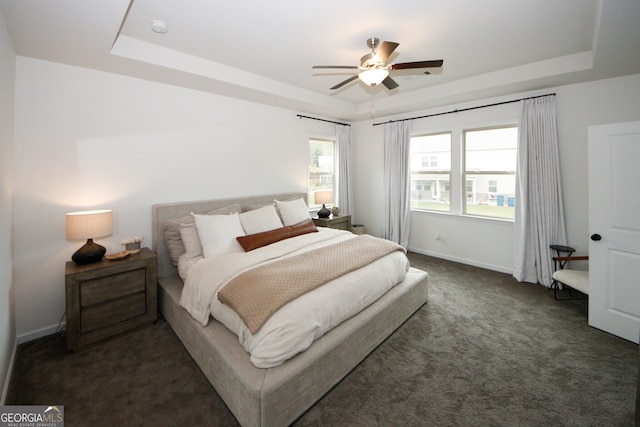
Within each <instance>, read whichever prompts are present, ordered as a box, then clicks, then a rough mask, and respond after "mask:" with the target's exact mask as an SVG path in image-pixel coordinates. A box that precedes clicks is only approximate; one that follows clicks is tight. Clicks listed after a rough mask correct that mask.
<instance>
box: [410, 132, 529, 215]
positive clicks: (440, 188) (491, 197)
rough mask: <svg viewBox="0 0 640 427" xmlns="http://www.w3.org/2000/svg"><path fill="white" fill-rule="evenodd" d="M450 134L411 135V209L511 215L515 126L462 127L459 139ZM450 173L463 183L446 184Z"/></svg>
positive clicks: (513, 188)
mask: <svg viewBox="0 0 640 427" xmlns="http://www.w3.org/2000/svg"><path fill="white" fill-rule="evenodd" d="M452 135H453V133H452V132H449V133H439V134H431V135H418V136H413V137H412V138H411V154H410V167H411V184H410V185H411V209H416V210H427V211H439V212H451V213H456V214H463V215H473V216H483V217H493V218H502V219H513V218H514V213H515V205H516V198H515V182H516V164H517V147H518V128H517V126H505V127H494V128H483V129H469V130H464V131H462V132H461V136H460V138H459V139H460V141H454V140H453V139H452ZM452 144H453V149H452ZM455 144H458V145H455ZM455 153H460V154H455ZM452 165H461V167H457V166H456V167H453V168H452ZM452 173H456V174H457V175H456V177H455V178H456V179H455V180H454V182H461V183H462V184H461V187H462V188H455V187H453V188H452V187H451V182H452ZM456 201H457V203H456ZM452 206H459V208H457V211H452Z"/></svg>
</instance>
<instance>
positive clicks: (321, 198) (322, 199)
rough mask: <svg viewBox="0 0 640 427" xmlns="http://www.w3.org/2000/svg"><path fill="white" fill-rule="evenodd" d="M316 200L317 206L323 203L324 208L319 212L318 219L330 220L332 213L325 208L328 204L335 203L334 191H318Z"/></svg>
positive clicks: (315, 194) (315, 195)
mask: <svg viewBox="0 0 640 427" xmlns="http://www.w3.org/2000/svg"><path fill="white" fill-rule="evenodd" d="M314 199H315V201H316V203H317V204H320V203H322V207H321V208H320V209H319V210H318V218H329V215H331V211H330V210H329V209H327V207H326V206H325V204H326V203H333V191H316V192H315V193H314Z"/></svg>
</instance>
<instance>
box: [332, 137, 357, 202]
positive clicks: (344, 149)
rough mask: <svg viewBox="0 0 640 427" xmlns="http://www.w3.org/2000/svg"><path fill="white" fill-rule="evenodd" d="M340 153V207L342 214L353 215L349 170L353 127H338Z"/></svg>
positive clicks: (337, 142)
mask: <svg viewBox="0 0 640 427" xmlns="http://www.w3.org/2000/svg"><path fill="white" fill-rule="evenodd" d="M336 146H337V150H336V151H337V153H338V159H337V160H338V161H337V163H338V207H339V208H340V213H342V214H353V211H354V209H353V203H354V201H353V191H352V189H351V188H352V186H351V179H350V177H349V170H350V169H351V160H350V159H351V155H350V153H351V126H345V125H336Z"/></svg>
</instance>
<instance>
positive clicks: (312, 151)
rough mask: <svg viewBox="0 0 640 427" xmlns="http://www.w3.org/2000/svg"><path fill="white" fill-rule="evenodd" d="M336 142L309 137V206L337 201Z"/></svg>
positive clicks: (318, 205)
mask: <svg viewBox="0 0 640 427" xmlns="http://www.w3.org/2000/svg"><path fill="white" fill-rule="evenodd" d="M335 150H336V143H335V141H333V140H330V139H321V138H310V139H309V196H308V200H307V204H308V205H309V208H317V207H320V206H321V205H322V204H328V205H333V204H334V203H335V201H336V198H335V195H336V188H335V183H336V179H335V178H336V176H335V170H336V165H335V158H336V156H335Z"/></svg>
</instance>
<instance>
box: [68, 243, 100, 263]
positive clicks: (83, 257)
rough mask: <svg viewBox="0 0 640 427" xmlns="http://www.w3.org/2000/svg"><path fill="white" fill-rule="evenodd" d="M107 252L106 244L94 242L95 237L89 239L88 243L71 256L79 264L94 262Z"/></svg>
mask: <svg viewBox="0 0 640 427" xmlns="http://www.w3.org/2000/svg"><path fill="white" fill-rule="evenodd" d="M106 252H107V250H106V249H105V247H104V246H100V245H99V244H97V243H93V239H87V243H85V244H84V246H83V247H81V248H80V249H78V250H77V251H76V253H74V254H73V255H72V256H71V259H72V260H73V262H75V263H76V264H78V265H83V264H92V263H94V262H98V261H100V260H101V259H102V257H103V256H104V254H105V253H106Z"/></svg>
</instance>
